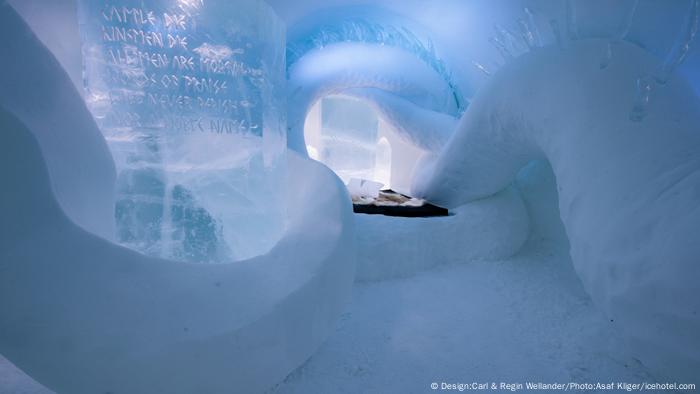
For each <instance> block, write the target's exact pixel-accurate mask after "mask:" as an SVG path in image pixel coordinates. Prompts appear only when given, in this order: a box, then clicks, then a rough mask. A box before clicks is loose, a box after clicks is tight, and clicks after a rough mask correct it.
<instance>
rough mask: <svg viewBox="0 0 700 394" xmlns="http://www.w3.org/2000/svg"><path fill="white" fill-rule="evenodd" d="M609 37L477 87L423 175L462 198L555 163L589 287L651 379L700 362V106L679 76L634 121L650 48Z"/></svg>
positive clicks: (534, 57)
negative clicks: (529, 166)
mask: <svg viewBox="0 0 700 394" xmlns="http://www.w3.org/2000/svg"><path fill="white" fill-rule="evenodd" d="M608 45H609V43H608V42H607V41H604V40H589V41H580V42H572V43H570V45H569V48H568V49H567V50H565V51H562V50H559V49H558V48H556V47H550V48H546V49H540V50H538V51H536V52H532V53H530V54H527V55H524V56H522V57H521V58H518V59H516V60H514V61H512V62H511V63H509V64H507V65H506V66H504V67H503V68H502V69H501V70H500V71H499V72H498V73H497V74H496V75H495V76H494V77H493V79H492V80H490V81H489V82H488V83H487V84H486V85H485V86H484V87H483V89H482V90H481V91H480V93H479V95H477V97H475V99H474V100H473V101H472V104H471V106H470V107H469V109H468V110H467V112H466V113H465V115H464V117H463V118H462V120H461V122H460V125H459V128H458V130H457V133H456V134H455V136H454V137H453V138H452V139H451V140H450V142H449V144H448V146H447V147H446V149H445V150H444V151H443V153H442V154H441V156H440V157H439V159H438V160H437V162H436V164H435V166H434V172H433V176H432V177H428V181H427V182H425V183H423V187H424V191H425V196H426V197H427V198H428V199H429V200H431V201H433V202H436V203H439V204H445V205H447V206H457V205H460V204H463V203H465V202H468V201H471V200H474V199H479V198H482V197H484V196H488V195H491V194H493V193H495V192H497V191H498V190H501V189H502V188H503V187H505V186H506V185H507V184H508V183H509V182H511V181H512V180H513V179H514V177H515V175H516V173H517V172H518V170H519V169H520V168H522V167H523V166H524V165H525V164H526V163H527V162H528V161H530V160H532V159H537V158H546V159H548V160H549V161H550V163H551V165H552V168H553V171H554V174H555V176H556V181H557V185H558V189H559V207H560V210H561V216H562V220H563V223H564V225H565V228H566V232H567V235H568V237H569V240H570V242H571V255H572V258H573V263H574V265H575V267H576V270H577V272H578V273H579V275H580V276H581V279H582V281H583V283H584V286H585V288H586V290H587V291H588V292H589V293H590V294H591V297H592V298H593V300H594V301H595V302H596V303H597V304H598V305H599V306H600V307H601V308H602V310H603V311H604V312H605V314H606V315H607V316H608V317H609V319H610V320H611V322H613V323H614V324H616V325H618V326H619V327H620V328H621V330H622V331H623V332H625V334H626V335H627V336H628V338H629V339H630V341H631V342H632V345H633V346H632V347H631V349H633V351H634V352H635V353H636V354H637V355H638V357H639V358H640V360H642V362H643V363H645V365H648V366H650V367H651V368H652V369H653V370H654V371H656V372H657V373H659V374H661V375H664V376H667V377H670V378H674V379H678V380H688V379H694V378H696V377H697V371H698V370H699V369H700V358H699V355H700V336H698V335H697V333H698V332H700V315H698V311H699V310H700V299H699V298H698V297H697V294H698V291H700V265H698V264H697V261H698V256H699V255H700V244H698V242H697V237H696V234H697V233H698V223H700V210H699V207H700V206H699V205H698V201H700V190H699V189H698V184H699V183H700V178H699V177H700V156H698V152H700V133H698V124H700V112H699V111H698V108H699V107H700V103H698V99H697V97H696V96H695V95H694V93H693V91H692V89H691V88H690V86H689V85H688V84H687V83H686V82H685V81H684V79H682V78H680V77H678V76H675V77H671V78H670V79H669V81H668V82H667V83H666V84H665V85H664V86H663V88H659V89H657V91H656V92H655V94H654V98H653V101H652V102H651V103H650V105H649V107H648V108H647V113H646V116H645V117H644V118H643V119H642V120H641V121H632V120H630V118H629V113H630V109H631V108H632V105H633V103H634V100H635V97H634V95H635V88H634V86H635V83H636V79H637V78H638V76H640V75H647V74H649V73H651V72H653V70H655V69H657V68H658V66H659V62H658V60H656V59H654V58H653V57H652V56H650V55H649V54H648V53H646V52H644V51H643V50H642V49H640V48H638V47H635V46H632V45H630V44H626V43H622V42H614V43H613V44H612V53H613V56H612V57H611V59H610V63H609V65H608V66H607V67H604V68H601V67H600V57H599V56H597V55H598V54H600V53H604V52H605V50H606V47H607V46H608Z"/></svg>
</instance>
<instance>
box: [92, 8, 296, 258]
mask: <svg viewBox="0 0 700 394" xmlns="http://www.w3.org/2000/svg"><path fill="white" fill-rule="evenodd" d="M79 14H80V15H79V19H80V28H81V38H82V43H83V57H84V82H85V87H86V100H87V102H88V106H89V107H90V110H91V111H92V113H93V115H94V116H95V118H96V120H97V122H98V124H99V126H100V128H101V130H102V132H103V134H104V136H105V138H106V140H107V142H108V144H109V146H110V148H111V151H112V155H113V156H114V160H115V163H116V166H117V172H118V178H117V203H116V209H115V215H116V221H117V239H118V240H119V241H120V242H121V243H123V244H125V245H127V246H130V247H132V248H134V249H136V250H139V251H141V252H144V253H146V254H150V255H156V256H160V257H165V258H171V259H177V260H183V261H192V262H225V261H230V260H237V259H243V258H248V257H251V256H254V255H258V254H261V253H264V252H266V251H268V250H269V249H270V248H271V247H272V246H273V245H274V244H275V242H276V241H277V240H278V239H279V236H280V235H281V233H282V231H283V223H284V220H283V219H284V214H285V213H284V212H283V208H282V207H283V206H284V204H283V203H282V201H281V197H280V196H282V195H283V194H284V193H282V192H283V191H282V190H280V188H281V187H283V186H282V185H283V184H284V182H283V177H284V163H285V161H284V160H283V156H284V147H285V144H286V140H285V139H286V137H285V135H284V130H285V125H286V119H285V112H284V107H283V103H282V102H281V101H280V99H282V98H283V97H284V91H283V89H284V84H285V75H284V67H285V57H284V48H285V29H284V24H283V23H282V22H281V21H280V20H279V19H278V17H277V16H276V15H275V14H274V12H273V11H272V10H271V9H270V8H269V6H267V4H266V3H264V2H263V1H262V0H243V1H235V2H231V1H226V0H188V1H184V0H151V1H141V0H118V1H116V0H115V1H112V0H104V1H95V0H82V1H80V2H79Z"/></svg>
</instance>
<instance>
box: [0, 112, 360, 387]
mask: <svg viewBox="0 0 700 394" xmlns="http://www.w3.org/2000/svg"><path fill="white" fill-rule="evenodd" d="M0 131H2V132H1V133H0V179H3V181H4V186H5V187H6V189H3V192H2V193H0V212H1V213H2V217H3V223H5V222H4V220H8V221H10V222H12V223H13V226H12V227H10V226H5V225H3V226H0V271H2V273H3V274H2V275H0V352H1V353H2V355H3V356H5V357H7V358H8V359H9V360H11V361H12V362H13V363H14V364H15V365H17V366H18V367H19V368H21V369H22V370H23V371H25V372H26V373H27V374H29V375H30V376H31V377H33V378H34V379H36V380H37V381H39V382H41V383H42V384H44V385H45V386H46V387H48V388H50V389H52V390H54V391H56V392H60V393H76V394H81V393H107V392H112V393H134V394H138V393H144V394H152V393H183V394H184V393H187V394H190V393H201V392H207V393H230V392H232V391H235V392H243V393H251V392H262V391H264V390H265V389H266V388H268V387H269V386H271V385H273V384H275V382H277V381H280V380H281V379H282V378H284V376H286V375H287V374H288V373H289V372H290V371H292V369H294V368H296V367H297V366H298V365H300V364H301V363H302V362H303V361H304V360H306V359H307V358H308V357H309V356H310V355H311V354H312V353H313V352H314V351H315V350H316V349H317V347H318V346H319V345H320V344H321V342H322V341H323V340H324V339H325V338H326V337H327V336H328V334H329V333H331V332H332V331H333V330H334V328H335V322H336V319H337V317H338V316H339V315H340V313H341V311H342V310H343V308H344V306H345V303H346V301H347V300H348V299H349V292H350V287H351V284H352V280H353V274H354V260H353V253H352V252H353V249H354V236H353V221H352V216H351V215H352V211H351V208H350V201H349V197H348V195H347V193H346V191H345V188H344V186H343V185H342V183H341V182H340V180H339V179H338V178H337V177H336V176H335V175H334V174H333V173H332V172H331V171H329V170H328V169H327V168H326V167H324V166H322V165H320V164H318V163H315V162H313V161H310V160H308V159H302V158H300V157H298V156H295V155H290V156H289V158H288V159H289V163H288V164H289V168H290V174H293V176H292V177H290V179H289V182H290V184H289V187H288V190H289V191H290V194H289V195H288V196H285V197H286V200H287V201H288V202H289V204H290V206H291V207H294V208H295V209H293V210H290V212H291V214H290V216H289V218H288V220H289V226H288V229H287V232H286V233H285V236H284V237H283V238H282V239H281V241H280V242H279V243H278V244H277V245H276V246H275V247H274V248H273V249H272V250H271V251H270V252H269V253H268V254H265V255H262V256H258V257H256V258H253V259H250V260H246V261H240V262H235V263H229V264H206V265H201V264H190V263H177V262H173V261H166V260H160V259H156V258H152V257H148V256H145V255H143V254H139V253H136V252H133V251H131V250H128V249H126V248H123V247H121V246H118V245H115V244H112V243H109V242H108V241H105V240H102V239H100V238H98V237H95V236H94V235H92V234H90V233H88V232H86V231H84V230H83V229H81V228H79V227H77V226H76V225H74V224H73V223H72V222H71V221H70V220H69V219H68V218H66V217H65V216H64V214H63V212H62V211H61V209H60V207H59V206H58V204H57V203H56V201H55V200H54V198H53V193H52V191H51V185H50V184H49V178H48V174H47V171H46V167H45V162H44V161H43V159H42V155H41V152H40V151H39V147H38V145H37V143H36V141H35V139H34V138H33V137H32V135H31V133H30V132H29V131H28V130H27V129H26V128H25V127H24V126H23V125H22V124H21V123H20V122H19V121H18V120H17V119H16V118H14V117H12V116H11V115H10V114H9V113H7V112H5V111H4V110H3V109H1V108H0ZM300 207H301V208H302V209H300ZM38 245H40V246H41V247H37V246H38Z"/></svg>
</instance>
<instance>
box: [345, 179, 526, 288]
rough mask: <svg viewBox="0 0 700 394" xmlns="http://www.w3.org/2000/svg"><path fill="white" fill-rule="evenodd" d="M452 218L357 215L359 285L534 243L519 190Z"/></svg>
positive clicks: (462, 210) (509, 253)
mask: <svg viewBox="0 0 700 394" xmlns="http://www.w3.org/2000/svg"><path fill="white" fill-rule="evenodd" d="M450 213H451V215H450V216H441V217H431V218H400V217H388V216H381V215H355V221H356V223H357V230H358V231H357V243H358V251H357V276H356V277H357V280H358V281H377V280H384V279H389V278H396V277H407V276H412V275H414V274H416V273H417V272H419V271H422V270H426V269H429V268H433V267H436V266H439V265H444V264H450V263H456V262H464V261H473V260H497V259H501V258H506V257H510V256H512V255H513V254H515V253H516V252H517V251H518V250H519V249H520V248H521V247H522V245H523V243H524V242H525V241H526V240H527V238H528V234H529V230H530V227H529V218H528V213H527V211H526V209H525V205H524V204H523V201H522V199H521V197H520V194H519V193H518V192H517V190H515V189H509V190H504V191H503V192H501V193H499V194H497V195H495V196H493V197H490V198H486V199H483V200H480V201H475V202H472V203H469V204H465V205H463V206H461V207H458V208H456V209H454V210H452V211H451V212H450Z"/></svg>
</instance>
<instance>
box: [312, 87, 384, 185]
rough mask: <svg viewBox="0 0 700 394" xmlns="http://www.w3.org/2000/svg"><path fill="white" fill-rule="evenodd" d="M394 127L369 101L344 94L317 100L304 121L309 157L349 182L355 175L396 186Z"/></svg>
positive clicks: (346, 182)
mask: <svg viewBox="0 0 700 394" xmlns="http://www.w3.org/2000/svg"><path fill="white" fill-rule="evenodd" d="M392 133H393V132H392V130H391V128H390V127H389V126H388V125H387V124H386V123H385V122H383V121H382V120H381V118H380V117H379V116H378V114H377V112H376V111H375V110H374V109H373V108H372V107H371V106H370V105H369V104H368V103H366V102H365V101H363V100H360V99H356V98H353V97H349V96H344V95H331V96H326V97H324V98H322V99H320V100H318V101H317V102H316V104H315V105H314V106H313V107H312V108H311V110H310V111H309V113H308V115H307V117H306V122H305V124H304V138H305V141H306V149H307V151H308V153H309V157H311V158H312V159H314V160H318V161H320V162H322V163H324V164H325V165H327V166H328V167H329V168H331V169H332V170H333V171H334V172H335V173H336V174H337V175H338V176H339V177H340V178H341V179H342V180H343V182H345V184H348V183H349V182H350V180H351V179H353V178H355V179H364V180H371V181H375V182H379V183H381V184H383V186H382V187H383V188H387V189H388V188H391V187H392V172H396V169H394V171H392V144H391V143H390V141H391V139H392V137H393V135H392Z"/></svg>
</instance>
